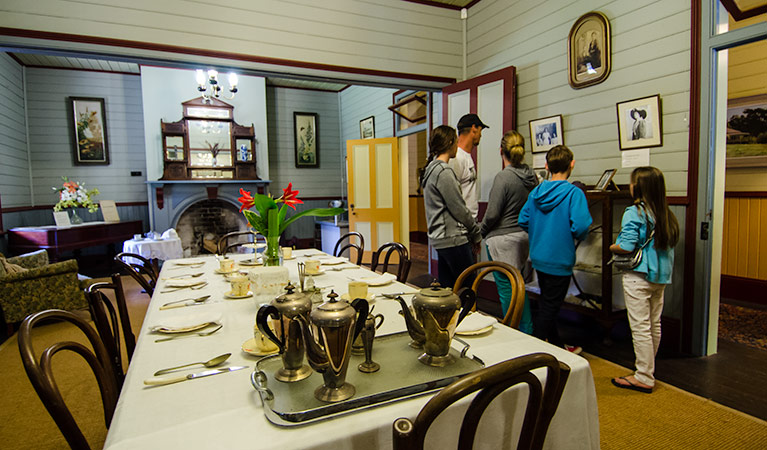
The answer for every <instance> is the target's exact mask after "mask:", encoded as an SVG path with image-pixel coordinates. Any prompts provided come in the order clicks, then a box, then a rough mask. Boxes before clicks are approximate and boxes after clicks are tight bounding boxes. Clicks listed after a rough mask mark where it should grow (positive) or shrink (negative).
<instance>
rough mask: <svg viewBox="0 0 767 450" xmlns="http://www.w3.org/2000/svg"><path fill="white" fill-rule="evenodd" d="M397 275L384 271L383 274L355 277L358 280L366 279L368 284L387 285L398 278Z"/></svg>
mask: <svg viewBox="0 0 767 450" xmlns="http://www.w3.org/2000/svg"><path fill="white" fill-rule="evenodd" d="M396 279H397V276H396V275H394V274H393V273H384V274H381V275H376V276H372V277H360V278H355V280H357V281H364V282H365V283H367V284H368V286H385V285H387V284H389V283H391V282H392V281H394V280H396Z"/></svg>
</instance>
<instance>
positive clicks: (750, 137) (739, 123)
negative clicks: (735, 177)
mask: <svg viewBox="0 0 767 450" xmlns="http://www.w3.org/2000/svg"><path fill="white" fill-rule="evenodd" d="M727 167H767V94H759V95H752V96H749V97H742V98H731V99H728V100H727Z"/></svg>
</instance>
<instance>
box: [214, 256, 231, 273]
mask: <svg viewBox="0 0 767 450" xmlns="http://www.w3.org/2000/svg"><path fill="white" fill-rule="evenodd" d="M218 264H219V271H220V272H225V273H226V272H231V271H233V270H234V260H233V259H231V258H221V259H220V260H219V261H218Z"/></svg>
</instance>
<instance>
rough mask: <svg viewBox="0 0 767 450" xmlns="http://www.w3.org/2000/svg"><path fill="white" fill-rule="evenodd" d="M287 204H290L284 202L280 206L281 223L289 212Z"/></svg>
mask: <svg viewBox="0 0 767 450" xmlns="http://www.w3.org/2000/svg"><path fill="white" fill-rule="evenodd" d="M287 206H288V205H285V204H284V203H283V205H282V206H280V223H282V222H284V221H285V216H286V215H287V214H288V208H287ZM280 234H282V233H280Z"/></svg>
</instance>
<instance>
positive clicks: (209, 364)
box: [154, 353, 232, 376]
mask: <svg viewBox="0 0 767 450" xmlns="http://www.w3.org/2000/svg"><path fill="white" fill-rule="evenodd" d="M230 356H232V354H231V353H224V354H223V355H218V356H216V357H215V358H213V359H209V360H207V361H203V362H196V363H190V364H184V365H182V366H176V367H169V368H167V369H162V370H158V371H157V372H155V373H154V376H158V375H162V374H164V373H168V372H172V371H174V370H176V369H183V368H184V367H189V366H196V365H198V364H202V365H203V366H205V367H216V366H218V365H220V364H222V363H223V362H224V361H226V360H227V359H229V357H230Z"/></svg>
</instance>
